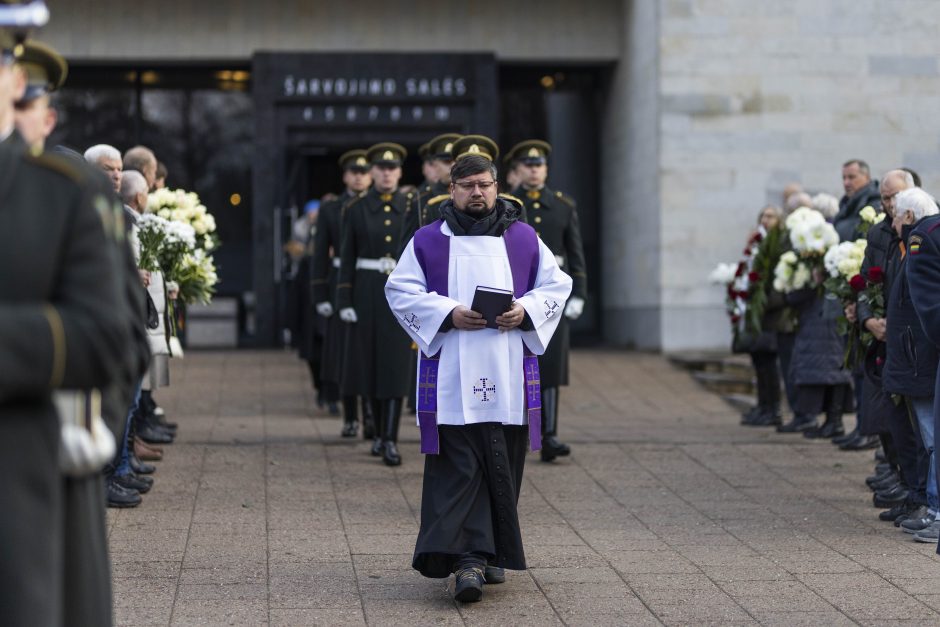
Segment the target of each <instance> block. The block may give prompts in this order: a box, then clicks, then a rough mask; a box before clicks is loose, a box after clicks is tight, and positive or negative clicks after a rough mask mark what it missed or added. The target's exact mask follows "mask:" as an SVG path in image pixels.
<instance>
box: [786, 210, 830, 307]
mask: <svg viewBox="0 0 940 627" xmlns="http://www.w3.org/2000/svg"><path fill="white" fill-rule="evenodd" d="M786 225H787V229H788V231H789V233H790V245H791V246H792V248H793V250H791V251H787V252H786V253H784V254H783V255H781V257H780V261H779V262H778V263H777V266H776V267H775V268H774V289H776V290H777V291H780V292H793V291H795V290H801V289H804V288H808V287H818V286H819V284H820V283H821V281H822V278H821V276H820V275H821V274H822V273H823V271H824V267H825V266H824V262H823V259H824V257H825V255H826V253H827V252H829V250H830V249H831V248H832V247H833V246H836V245H837V244H838V243H839V234H838V233H836V230H835V228H833V226H832V225H831V224H829V223H828V222H826V219H825V218H824V217H823V216H822V214H821V213H819V212H818V211H814V210H813V209H809V208H808V207H800V208H799V209H797V210H796V211H794V212H793V213H792V214H790V216H789V217H788V218H787V221H786Z"/></svg>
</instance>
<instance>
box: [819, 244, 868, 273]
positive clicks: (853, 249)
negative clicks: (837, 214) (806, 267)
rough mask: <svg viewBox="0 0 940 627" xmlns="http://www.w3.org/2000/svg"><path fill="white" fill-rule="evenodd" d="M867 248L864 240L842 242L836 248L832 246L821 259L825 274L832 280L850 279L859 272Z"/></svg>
mask: <svg viewBox="0 0 940 627" xmlns="http://www.w3.org/2000/svg"><path fill="white" fill-rule="evenodd" d="M867 247H868V240H864V239H859V240H855V241H854V242H842V243H841V244H839V245H838V246H833V247H832V248H830V249H829V251H828V252H827V253H826V254H825V256H824V257H823V264H824V265H825V266H826V272H828V273H829V276H830V277H832V278H838V277H840V276H841V277H843V278H844V279H846V280H848V279H851V278H852V277H853V276H855V275H856V274H858V273H859V272H861V269H862V261H863V260H864V258H865V249H866V248H867Z"/></svg>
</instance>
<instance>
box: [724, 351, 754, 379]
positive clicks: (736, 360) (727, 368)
mask: <svg viewBox="0 0 940 627" xmlns="http://www.w3.org/2000/svg"><path fill="white" fill-rule="evenodd" d="M721 372H726V373H728V374H737V375H741V376H743V377H753V376H754V365H753V364H752V363H751V356H750V355H731V356H730V357H725V358H724V359H722V360H721Z"/></svg>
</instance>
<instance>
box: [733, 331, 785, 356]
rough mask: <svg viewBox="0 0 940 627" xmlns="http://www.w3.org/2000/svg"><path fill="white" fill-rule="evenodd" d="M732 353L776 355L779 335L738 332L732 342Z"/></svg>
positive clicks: (759, 332) (767, 332)
mask: <svg viewBox="0 0 940 627" xmlns="http://www.w3.org/2000/svg"><path fill="white" fill-rule="evenodd" d="M731 352H732V353H735V354H741V353H776V352H777V334H776V333H775V332H773V331H757V332H754V331H746V330H738V331H735V333H734V338H732V340H731Z"/></svg>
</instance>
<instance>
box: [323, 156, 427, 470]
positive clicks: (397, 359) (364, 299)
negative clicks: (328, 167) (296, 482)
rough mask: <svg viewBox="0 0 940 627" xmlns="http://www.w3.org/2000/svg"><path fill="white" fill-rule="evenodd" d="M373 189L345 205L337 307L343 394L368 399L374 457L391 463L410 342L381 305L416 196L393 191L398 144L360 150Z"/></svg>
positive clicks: (400, 160) (395, 455)
mask: <svg viewBox="0 0 940 627" xmlns="http://www.w3.org/2000/svg"><path fill="white" fill-rule="evenodd" d="M366 154H367V159H368V161H369V163H370V165H371V174H372V187H371V188H370V189H369V191H368V192H367V193H365V194H363V195H361V196H359V197H357V198H354V199H353V200H351V201H350V202H349V203H347V204H346V206H345V209H344V215H343V227H342V233H343V242H342V246H341V247H340V268H339V281H338V283H337V285H336V306H337V308H338V309H339V317H340V320H342V321H343V322H346V323H348V324H349V325H350V329H349V336H348V344H347V350H348V352H347V354H346V360H345V364H344V368H343V381H342V393H343V395H345V396H352V395H359V396H363V397H365V398H369V399H371V401H372V406H373V414H374V415H375V417H376V420H377V421H378V425H377V433H376V437H375V439H374V440H373V444H372V454H373V455H381V456H382V459H383V461H384V462H385V463H386V464H388V465H389V466H397V465H399V464H401V455H399V453H398V445H397V442H398V427H399V423H400V422H401V412H402V399H403V398H404V397H405V396H406V395H407V394H408V383H409V378H410V371H409V366H410V364H411V341H410V340H409V339H408V335H407V334H406V333H405V332H404V331H402V330H401V327H399V326H398V323H397V322H396V321H395V317H394V316H393V315H392V312H391V310H390V309H389V307H388V303H387V302H386V301H385V295H384V291H383V290H384V288H385V282H386V280H387V279H388V275H389V274H390V273H391V272H392V270H394V269H395V263H396V259H397V258H398V251H399V250H400V245H399V238H400V237H401V223H402V219H403V218H404V216H405V213H406V212H407V211H408V210H409V208H410V207H411V205H412V204H413V202H414V193H412V192H409V193H408V194H403V193H402V192H400V191H399V190H398V183H399V180H400V179H401V165H402V163H403V162H404V160H405V157H406V156H407V154H408V153H407V151H406V150H405V149H404V148H403V147H402V146H399V145H398V144H393V143H381V144H376V145H374V146H372V147H371V148H369V149H368V150H367V151H366Z"/></svg>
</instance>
